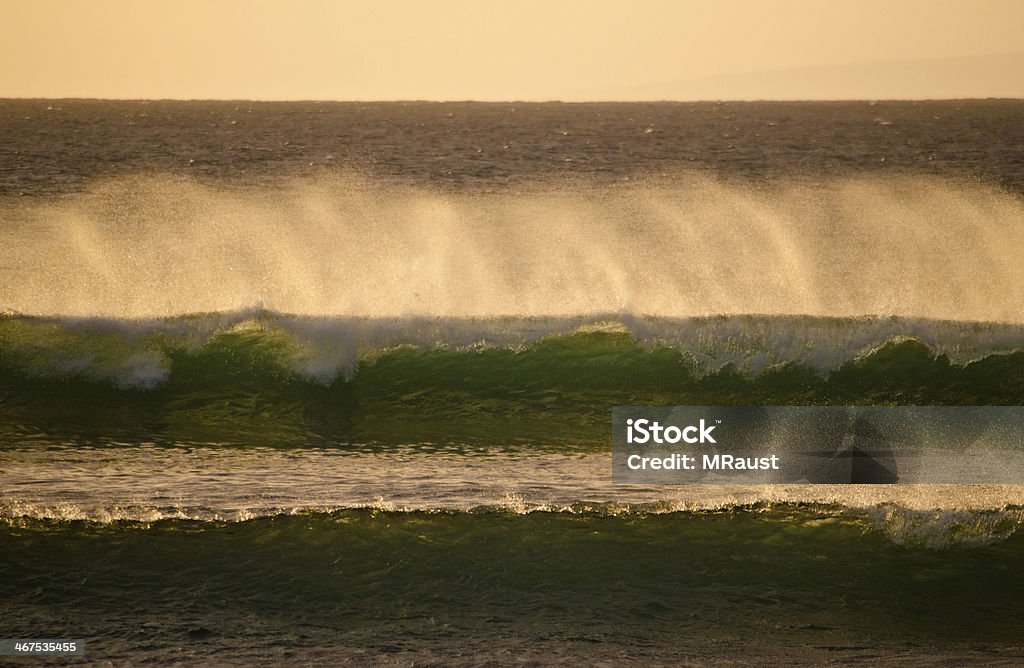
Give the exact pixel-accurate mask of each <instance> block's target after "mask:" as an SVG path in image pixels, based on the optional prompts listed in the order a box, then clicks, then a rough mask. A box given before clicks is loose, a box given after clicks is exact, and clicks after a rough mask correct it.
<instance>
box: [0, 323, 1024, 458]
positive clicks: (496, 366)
mask: <svg viewBox="0 0 1024 668" xmlns="http://www.w3.org/2000/svg"><path fill="white" fill-rule="evenodd" d="M1022 351H1024V332H1022V329H1021V326H1019V325H1008V324H992V323H961V322H942V321H928V320H920V319H902V318H881V319H879V318H845V319H844V318H835V319H832V318H810V317H766V316H736V317H717V318H682V319H670V318H640V317H624V316H618V317H615V319H611V318H597V319H591V318H585V317H577V318H503V319H441V318H409V319H388V318H305V317H297V316H284V315H279V314H273V313H269V312H266V311H252V312H234V313H222V314H206V315H197V316H188V317H180V318H170V319H153V320H144V321H137V320H132V321H125V320H116V319H98V318H89V319H77V318H60V319H56V318H34V317H25V316H16V315H6V316H0V433H2V434H5V435H7V436H8V437H10V438H13V439H15V440H22V439H29V440H33V439H37V438H42V439H44V440H45V439H46V438H49V437H61V438H63V437H76V438H77V437H80V436H83V435H89V437H90V438H115V439H116V438H129V439H131V438H137V439H142V440H144V441H147V440H156V441H160V442H166V441H168V440H169V441H174V442H198V443H213V442H215V443H224V444H229V443H236V444H262V445H280V446H287V447H292V446H296V445H299V446H301V445H306V444H310V443H320V442H323V441H324V440H326V441H328V442H337V441H339V440H340V441H343V442H384V443H396V444H400V443H422V442H429V441H437V440H440V441H442V442H449V441H450V440H452V439H455V440H458V439H469V440H470V441H472V442H476V441H478V440H480V439H483V440H484V441H486V442H487V443H495V442H496V441H495V439H497V440H498V441H500V442H503V443H511V442H522V443H525V442H534V443H543V444H546V445H549V446H554V445H555V444H558V443H569V442H572V443H576V444H578V445H584V444H590V445H591V446H595V445H596V444H603V443H605V442H606V436H607V433H608V425H609V419H610V417H609V416H610V411H611V408H612V407H613V406H616V405H629V404H633V405H637V404H651V405H655V404H660V405H687V404H689V405H750V404H777V405H807V404H864V403H868V404H918V405H935V404H944V405H949V404H954V405H956V404H961V405H1019V404H1022V403H1024V382H1022V378H1024V352H1022Z"/></svg>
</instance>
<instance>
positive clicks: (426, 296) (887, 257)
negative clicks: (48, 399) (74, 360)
mask: <svg viewBox="0 0 1024 668" xmlns="http://www.w3.org/2000/svg"><path fill="white" fill-rule="evenodd" d="M0 216H2V217H3V220H2V222H3V225H0V247H2V248H4V249H5V258H4V265H5V266H4V274H5V280H4V281H3V283H2V284H0V308H4V309H9V310H13V311H17V312H20V313H25V314H31V315H52V316H81V317H97V316H99V317H115V318H140V317H141V318H149V317H167V316H177V315H181V314H186V313H197V312H224V311H230V310H233V309H238V308H241V307H245V306H247V305H252V304H260V305H262V306H263V307H265V308H267V309H270V310H274V311H278V312H287V313H296V314H300V315H306V316H314V317H321V316H365V317H371V318H373V317H407V316H410V315H422V316H434V317H454V318H462V317H479V318H492V317H503V316H514V317H533V316H566V315H569V316H575V315H593V314H600V313H637V314H644V315H650V316H663V317H690V316H710V315H716V314H750V313H763V314H769V315H785V314H806V315H812V316H831V317H849V316H854V315H861V314H876V315H882V316H888V315H895V316H901V317H921V318H931V319H946V320H961V321H998V322H1015V323H1020V322H1022V317H1024V316H1022V314H1024V266H1022V265H1021V263H1020V262H1019V258H1018V254H1019V253H1018V249H1020V248H1022V247H1024V202H1022V201H1021V198H1020V197H1019V196H1018V195H1016V194H1013V193H1010V192H1007V191H1003V190H1000V189H998V188H994V187H989V186H986V185H982V184H978V183H963V182H956V181H952V180H948V179H936V178H931V177H912V176H896V177H891V178H886V179H878V178H870V177H861V178H850V179H845V180H835V181H821V182H799V181H790V182H784V183H778V184H775V185H771V186H767V185H761V186H755V185H751V184H744V183H737V182H727V181H721V180H716V179H714V178H711V177H708V176H706V175H700V174H685V175H682V176H680V177H678V178H676V179H671V180H669V179H666V180H661V181H657V182H654V181H648V182H645V183H642V184H636V185H622V186H617V187H610V188H609V187H598V186H597V185H590V184H588V183H586V182H574V183H572V184H566V183H561V184H554V185H552V186H550V187H547V188H545V187H540V186H538V187H536V188H533V189H529V190H524V191H516V192H511V191H499V192H494V193H479V192H477V193H470V192H443V191H436V190H430V189H426V188H412V187H401V186H397V185H389V184H382V183H373V182H369V181H366V180H363V179H359V178H357V177H352V176H345V175H341V176H336V177H332V178H324V179H322V180H319V181H310V180H306V181H302V180H299V181H293V182H291V183H290V185H287V186H284V187H273V188H271V187H266V188H261V187H259V186H257V185H252V186H246V187H239V188H236V189H217V188H213V187H210V186H204V185H200V184H198V183H196V182H193V181H188V180H182V179H176V178H172V177H138V178H123V179H118V180H113V181H107V182H102V183H96V184H94V186H93V187H92V188H91V189H90V190H88V191H87V192H84V193H80V194H75V195H69V196H67V197H65V198H62V199H59V200H34V201H29V202H28V203H25V202H22V201H14V202H12V201H6V202H4V206H3V208H2V209H0Z"/></svg>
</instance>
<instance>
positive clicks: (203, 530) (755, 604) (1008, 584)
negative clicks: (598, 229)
mask: <svg viewBox="0 0 1024 668" xmlns="http://www.w3.org/2000/svg"><path fill="white" fill-rule="evenodd" d="M12 546H16V547H17V549H9V548H11V547H12ZM0 549H3V550H4V552H5V553H7V554H9V555H10V558H9V559H5V560H4V562H3V564H2V565H0V575H2V577H0V594H2V595H3V598H4V600H5V601H7V602H8V611H9V614H10V615H11V616H10V617H9V620H10V626H9V627H8V629H9V632H10V633H18V632H26V631H24V630H23V629H29V628H31V624H32V622H33V619H34V617H35V616H37V615H39V614H40V611H42V610H44V609H46V607H47V606H49V605H51V604H54V605H56V604H60V603H61V602H62V601H67V600H74V601H75V605H74V606H73V607H72V608H71V609H70V610H69V611H68V613H67V614H68V615H69V617H67V619H66V620H65V621H66V623H67V624H68V625H70V626H71V627H73V628H75V629H78V630H80V631H81V632H82V633H85V634H87V635H88V634H89V632H90V630H91V629H93V628H95V627H97V626H103V627H105V629H106V636H105V637H107V638H108V639H109V640H108V642H109V647H107V648H105V651H104V656H111V657H113V656H116V655H117V650H118V649H121V648H124V647H130V646H132V645H133V644H134V645H138V644H139V642H141V640H139V639H138V634H136V633H133V630H136V629H138V628H139V625H140V623H142V624H143V625H145V624H149V625H151V626H152V627H153V628H159V629H161V633H162V634H164V636H166V635H168V634H170V635H173V634H174V633H178V635H180V637H181V638H182V639H183V640H186V639H189V637H190V635H191V636H196V635H200V634H202V635H210V636H214V637H215V638H216V639H217V640H218V641H225V640H230V639H232V638H236V639H238V640H244V639H246V638H251V637H252V636H253V635H254V634H255V635H256V636H259V637H261V638H265V639H266V640H267V641H268V642H281V643H284V644H287V643H286V642H285V641H286V639H282V638H281V637H280V634H281V632H282V631H281V629H282V628H286V629H287V630H288V633H292V634H294V633H307V634H311V635H313V636H315V637H316V639H317V642H318V643H321V644H322V645H334V646H338V647H342V648H343V647H346V646H352V645H353V644H355V645H359V646H360V647H377V646H378V645H379V644H380V643H381V642H382V641H381V640H380V639H381V638H390V639H395V638H402V637H409V638H418V639H419V641H420V642H424V643H427V644H428V645H429V644H430V643H443V642H444V638H445V637H447V636H448V634H455V636H456V637H459V638H475V639H479V640H480V641H481V642H493V643H497V645H496V646H500V647H504V646H505V645H506V644H507V642H508V633H510V632H513V631H514V632H515V633H517V634H522V635H523V636H524V637H530V638H533V640H532V641H531V642H534V643H543V639H544V638H545V637H547V638H552V639H557V640H561V641H567V640H571V639H573V638H576V639H583V640H585V641H587V642H595V643H611V644H612V645H611V646H617V647H620V648H623V647H624V648H633V650H634V651H635V650H636V649H638V648H642V647H644V646H648V645H656V646H657V647H659V648H660V650H659V652H660V655H661V656H662V657H664V656H665V651H666V648H670V647H677V648H678V650H679V651H680V652H681V653H688V654H689V655H691V656H693V655H701V654H702V653H704V652H707V653H708V655H709V656H718V657H719V658H721V656H722V655H723V653H724V654H725V655H728V654H729V652H730V649H732V650H739V651H746V652H749V651H750V649H749V647H744V644H745V643H752V644H753V645H754V646H756V645H758V644H765V645H768V646H774V647H779V646H787V644H788V643H789V642H793V643H796V644H797V646H805V645H806V644H807V643H811V644H812V645H823V646H834V647H845V648H846V649H847V650H849V649H850V647H849V646H850V645H851V644H855V645H858V646H871V647H873V648H874V649H875V650H879V649H884V648H886V647H888V646H893V645H900V646H904V647H906V646H913V645H917V644H924V645H928V644H937V645H938V646H942V647H945V648H949V647H951V646H955V644H956V643H957V642H971V643H977V644H983V645H985V646H986V647H987V648H988V649H989V650H990V651H996V650H997V649H998V648H999V647H1006V646H1013V645H1015V644H1017V645H1019V639H1020V637H1021V634H1022V633H1024V622H1022V620H1024V585H1022V583H1021V580H1020V578H1017V577H1013V575H1012V574H1013V573H1018V572H1020V570H1021V569H1022V568H1024V541H1022V537H1021V536H1020V535H1014V536H1011V537H1010V538H1009V539H1007V540H1004V541H998V542H993V543H986V544H982V545H974V546H968V545H959V546H953V547H950V548H949V549H946V550H941V551H937V550H934V549H931V548H929V547H927V546H913V545H909V546H908V545H898V544H895V543H894V542H893V541H891V540H890V539H889V538H888V537H887V536H886V535H884V533H883V532H880V531H877V530H875V529H874V528H873V527H872V524H871V523H870V522H869V521H868V520H866V519H865V518H864V517H861V516H858V515H857V514H855V513H850V512H843V511H839V510H836V509H829V508H824V507H802V506H775V507H770V506H760V507H751V508H737V509H727V510H722V511H717V512H695V513H686V512H684V513H669V514H664V515H632V514H628V515H621V516H619V515H605V514H594V513H582V514H573V513H531V514H527V515H517V514H512V513H507V512H476V513H422V512H417V513H389V512H380V511H372V510H352V511H343V512H338V513H333V514H312V515H293V516H278V517H270V518H263V519H259V520H251V521H248V522H243V523H241V524H217V523H212V524H211V523H201V522H200V523H196V522H188V521H163V522H158V523H155V524H152V525H146V524H133V523H127V524H122V523H118V524H113V525H93V524H85V523H51V522H21V523H14V524H11V523H7V524H4V525H0ZM994 566H995V567H994ZM128 583H140V584H142V583H144V586H145V587H147V588H149V589H150V590H151V591H155V592H162V593H161V595H160V596H156V597H154V598H152V599H150V600H149V602H148V603H147V605H146V606H145V608H144V609H140V608H139V607H138V606H137V605H135V604H134V600H133V596H134V594H133V591H134V590H133V588H132V586H127V584H128ZM33 592H35V593H33ZM225 602H229V603H230V605H231V607H232V614H231V615H230V616H224V615H223V606H224V605H225ZM527 613H528V614H527ZM681 628H685V629H686V632H687V636H686V638H683V639H681V638H680V637H679V632H680V629H681ZM191 640H192V641H195V640H198V639H197V638H195V637H192V638H191ZM327 641H330V642H327ZM467 642H468V641H467ZM242 644H243V645H247V646H251V645H252V643H251V642H244V643H242ZM570 644H572V643H570ZM586 648H587V644H586V643H583V644H580V645H579V647H578V650H579V651H580V652H585V651H586ZM256 651H260V650H259V647H256ZM264 651H265V650H264Z"/></svg>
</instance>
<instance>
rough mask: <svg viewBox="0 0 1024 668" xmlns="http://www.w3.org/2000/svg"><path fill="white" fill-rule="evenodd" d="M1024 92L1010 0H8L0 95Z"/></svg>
mask: <svg viewBox="0 0 1024 668" xmlns="http://www.w3.org/2000/svg"><path fill="white" fill-rule="evenodd" d="M986 96H992V97H1024V1H1021V0H728V1H726V0H615V1H609V0H547V1H544V0H500V1H499V0H392V1H387V0H370V1H360V2H355V1H352V0H333V1H329V0H247V1H246V0H88V1H85V0H0V97H108V98H186V99H187V98H235V99H238V98H246V99H330V100H394V99H405V100H409V99H433V100H464V99H476V100H551V99H559V100H588V99H606V100H607V99H681V100H687V99H752V98H754V99H764V98H767V99H794V98H797V99H800V98H829V99H835V98H864V97H868V98H885V97H890V98H891V97H905V98H923V97H986Z"/></svg>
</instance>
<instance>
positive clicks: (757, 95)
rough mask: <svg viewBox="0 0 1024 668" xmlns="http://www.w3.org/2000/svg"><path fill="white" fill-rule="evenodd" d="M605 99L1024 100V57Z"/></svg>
mask: <svg viewBox="0 0 1024 668" xmlns="http://www.w3.org/2000/svg"><path fill="white" fill-rule="evenodd" d="M588 96H589V97H590V98H591V99H604V100H806V99H816V100H842V99H869V100H875V99H938V98H986V97H1010V98H1024V53H1013V54H1001V55H989V56H968V57H959V58H939V59H933V60H907V61H891V62H873V63H851V64H848V65H829V66H820V67H818V66H816V67H802V68H796V69H787V70H765V71H761V72H747V73H743V74H732V75H725V76H712V77H700V78H694V79H681V80H677V81H670V82H665V83H659V84H651V85H641V86H620V87H617V88H609V89H606V90H601V91H591V92H590V94H589V95H588Z"/></svg>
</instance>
